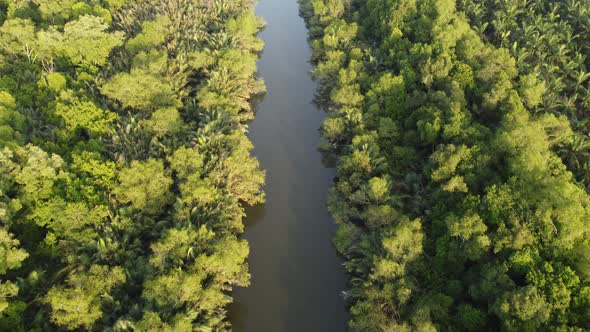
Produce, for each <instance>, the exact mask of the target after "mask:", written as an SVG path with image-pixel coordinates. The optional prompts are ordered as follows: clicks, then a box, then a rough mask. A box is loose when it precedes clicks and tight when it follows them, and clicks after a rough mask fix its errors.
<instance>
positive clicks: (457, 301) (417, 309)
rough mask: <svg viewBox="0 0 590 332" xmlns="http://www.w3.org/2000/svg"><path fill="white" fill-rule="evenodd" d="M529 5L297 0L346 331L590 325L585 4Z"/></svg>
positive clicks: (531, 328)
mask: <svg viewBox="0 0 590 332" xmlns="http://www.w3.org/2000/svg"><path fill="white" fill-rule="evenodd" d="M532 3H533V4H531V1H527V2H524V1H515V2H510V1H508V2H503V1H473V2H471V1H460V5H461V6H459V8H468V12H469V14H470V16H471V17H472V18H473V19H474V21H473V22H474V23H473V27H472V26H471V25H470V24H471V22H470V21H469V20H468V19H467V17H466V15H465V14H464V13H462V12H460V11H458V10H457V9H456V4H455V1H453V0H367V1H355V0H352V1H344V0H302V1H301V8H302V13H303V15H304V17H305V18H306V20H307V22H308V24H309V27H310V36H311V38H312V47H313V49H314V61H315V62H316V63H317V66H316V69H315V71H314V74H315V76H316V77H317V78H318V80H320V82H321V85H322V89H321V91H320V96H321V97H322V98H323V101H324V102H325V104H326V106H327V109H328V112H329V115H328V118H327V119H326V121H325V122H324V124H323V126H322V132H323V136H324V142H323V143H322V148H323V149H326V150H330V151H334V152H336V153H338V154H339V155H340V161H339V165H338V174H337V178H336V182H335V184H334V186H333V188H332V190H331V193H330V197H329V208H330V211H331V214H332V216H333V217H334V219H335V221H336V222H337V223H338V224H339V230H338V233H337V236H336V238H335V241H334V242H335V245H336V247H337V248H338V250H339V251H340V252H341V253H342V254H343V255H344V257H345V258H346V264H345V266H346V268H347V270H348V271H349V273H350V275H351V278H350V290H349V291H348V292H347V299H348V301H349V303H350V311H351V313H352V319H351V322H350V325H351V326H352V327H353V328H354V329H356V330H361V331H414V330H415V331H434V330H442V331H477V330H505V331H537V330H548V331H549V330H551V331H586V330H588V329H590V264H589V261H588V257H589V256H588V253H589V252H590V251H589V248H590V247H589V245H590V242H589V233H588V231H589V225H590V205H589V204H590V198H589V196H588V194H587V192H586V190H584V187H583V185H582V184H580V183H579V182H578V181H576V178H574V176H573V175H572V173H571V172H570V171H573V172H575V174H576V177H577V178H578V179H579V180H580V181H585V175H584V174H586V173H585V172H586V170H585V169H584V168H583V167H582V166H581V165H582V164H583V162H580V166H578V164H576V163H571V162H570V160H572V159H570V156H571V154H572V153H573V152H572V151H580V154H579V155H580V158H583V157H581V156H582V154H583V153H584V151H585V148H581V149H579V150H575V149H576V145H575V144H576V142H577V141H579V140H580V137H583V136H584V135H585V134H587V131H585V129H582V127H584V128H586V126H585V124H583V125H581V126H574V130H572V129H571V127H570V122H574V123H575V121H576V119H578V120H579V121H581V122H582V123H583V122H584V118H583V117H582V116H583V112H584V109H585V108H587V105H586V104H585V103H586V102H587V98H586V96H587V94H584V93H585V92H587V84H584V83H585V82H587V81H586V78H585V77H584V76H585V74H584V73H585V72H584V67H583V66H584V64H583V63H584V62H585V61H586V59H585V58H584V56H583V55H584V54H586V52H587V47H586V46H587V45H588V44H587V42H588V35H587V30H586V29H587V27H588V25H587V16H584V14H583V10H585V8H586V7H584V5H583V4H584V3H586V2H584V1H579V2H578V1H569V2H561V3H559V4H557V3H556V4H551V3H549V2H548V1H532ZM535 3H536V4H538V5H535ZM565 3H567V5H566V4H565ZM576 4H577V5H576ZM503 8H506V9H505V10H504V9H503ZM514 8H520V9H521V11H520V12H518V13H517V14H514V13H513V12H511V10H512V9H514ZM524 8H531V9H528V10H529V11H531V12H533V13H534V14H535V15H531V14H530V12H527V11H526V10H524ZM552 8H557V9H552ZM476 9H477V10H479V12H478V11H477V10H476ZM555 10H559V11H560V13H561V16H560V17H562V19H560V18H556V15H554V17H552V16H551V15H552V14H551V13H554V12H555ZM576 10H579V11H580V13H577V12H576ZM564 13H567V15H566V14H564ZM511 15H512V16H511ZM515 15H516V16H515ZM493 16H495V17H496V18H497V19H496V21H494V23H493V26H494V28H491V27H490V28H488V29H486V28H485V26H486V24H487V22H488V21H489V20H490V17H493ZM518 18H523V19H518ZM576 19H577V21H576ZM535 20H536V21H535ZM563 20H567V21H568V22H569V24H570V25H571V26H572V28H571V29H570V30H571V34H570V37H571V38H572V39H574V40H577V41H578V44H575V43H574V44H571V43H569V41H571V40H572V39H570V40H569V41H567V43H566V42H562V41H561V39H559V38H562V36H561V34H560V35H559V37H557V36H556V33H554V32H556V31H559V32H560V33H563V34H564V35H567V33H568V31H570V30H568V29H564V28H563V25H565V23H563V22H565V21H563ZM539 21H542V22H543V23H544V24H546V25H543V24H539V23H538V22H539ZM499 22H503V23H504V25H503V26H501V25H500V23H499ZM533 22H535V23H533ZM559 22H562V23H559ZM551 24H553V26H551V27H549V28H548V25H551ZM560 24H562V25H560ZM527 29H528V30H527ZM542 29H550V30H542ZM551 29H552V30H551ZM510 31H516V33H514V32H513V33H512V34H511V35H508V32H510ZM525 31H527V33H528V35H526V36H524V35H525ZM531 31H532V32H531ZM535 31H538V33H537V32H535ZM482 33H483V34H485V35H486V36H488V38H489V39H492V40H499V41H500V42H498V43H497V45H498V46H499V48H496V47H495V46H493V45H491V44H490V43H489V42H487V40H484V39H482V37H483V36H482ZM514 35H516V36H514ZM537 35H538V36H539V38H540V39H538V40H536V41H535V40H534V39H532V37H531V36H537ZM513 36H514V37H513ZM573 36H576V37H575V38H574V37H573ZM510 38H516V39H515V40H512V39H510ZM542 38H544V39H547V42H548V43H549V39H554V40H552V41H551V43H553V44H551V43H549V45H545V44H544V43H545V42H542V41H541V40H542ZM514 41H516V43H514ZM560 43H563V45H564V46H561V47H559V46H552V45H560ZM539 44H542V45H544V46H543V47H536V48H534V49H533V48H532V47H531V46H530V45H536V46H539ZM527 45H529V46H527ZM507 47H509V48H510V49H508V48H507ZM568 47H569V48H571V50H569V49H568ZM529 48H530V50H529ZM528 51H530V52H535V55H531V56H532V59H531V60H530V61H529V60H528V58H526V57H524V58H523V56H524V55H522V54H523V53H522V52H528ZM557 52H561V54H562V55H564V56H566V57H565V58H564V57H560V56H559V55H556V53H557ZM580 54H581V55H580ZM514 56H517V58H516V59H515V57H514ZM567 57H571V58H573V59H577V60H575V61H577V62H576V64H575V65H572V66H571V67H565V68H564V67H561V66H560V65H559V64H556V63H555V62H556V61H565V63H567V62H568V61H570V60H569V59H568V58H567ZM523 59H524V60H523ZM559 63H561V62H559ZM555 66H558V67H560V68H561V69H559V70H557V69H551V68H553V67H555ZM551 70H553V71H551ZM564 70H565V71H566V72H563V71H564ZM582 74H583V75H582ZM580 75H581V76H580ZM559 80H561V82H562V84H563V85H564V86H563V87H562V88H560V89H558V88H556V86H559ZM575 82H577V85H576V83H575ZM569 101H571V102H569ZM574 113H576V114H578V118H576V117H575V116H573V114H574ZM566 116H567V117H566ZM568 118H569V120H570V121H568ZM557 153H559V155H558V154H557ZM559 156H561V157H562V158H563V160H562V158H560V157H559ZM580 160H582V159H580ZM564 161H565V163H564ZM568 167H569V168H568Z"/></svg>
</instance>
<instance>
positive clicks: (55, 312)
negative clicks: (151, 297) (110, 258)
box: [46, 265, 125, 330]
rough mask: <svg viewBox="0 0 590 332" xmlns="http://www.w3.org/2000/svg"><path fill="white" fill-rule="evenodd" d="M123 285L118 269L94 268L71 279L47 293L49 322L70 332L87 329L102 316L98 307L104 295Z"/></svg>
mask: <svg viewBox="0 0 590 332" xmlns="http://www.w3.org/2000/svg"><path fill="white" fill-rule="evenodd" d="M124 281H125V274H124V272H123V269H122V268H120V267H115V268H109V267H106V266H99V265H93V266H92V268H90V270H89V271H87V272H80V273H77V274H72V275H70V276H69V277H68V279H67V281H66V283H65V285H62V286H54V287H52V288H51V289H50V290H49V292H48V293H47V296H46V300H47V303H48V304H49V305H50V306H51V309H52V314H51V320H52V321H53V322H54V323H56V324H57V325H59V326H62V327H65V328H67V329H70V330H73V329H77V328H86V329H88V328H90V327H91V326H92V325H93V323H94V322H95V321H96V320H98V319H99V318H100V317H101V316H102V315H103V313H102V311H101V303H102V302H103V301H104V297H105V295H108V293H109V292H110V290H111V289H112V288H113V287H115V286H117V285H119V284H121V283H122V282H124Z"/></svg>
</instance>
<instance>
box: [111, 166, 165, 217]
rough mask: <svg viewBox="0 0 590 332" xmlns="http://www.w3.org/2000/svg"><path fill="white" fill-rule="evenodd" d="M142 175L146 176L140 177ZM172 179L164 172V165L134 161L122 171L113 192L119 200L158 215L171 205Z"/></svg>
mask: <svg viewBox="0 0 590 332" xmlns="http://www.w3.org/2000/svg"><path fill="white" fill-rule="evenodd" d="M140 174H143V175H145V176H146V177H143V176H138V175H140ZM172 182H173V181H172V179H171V178H170V177H169V176H168V175H166V173H165V172H164V164H163V163H162V162H161V161H159V160H155V159H148V160H147V161H136V160H134V161H132V162H131V165H130V167H128V168H124V169H122V170H121V171H120V173H119V177H118V185H117V186H116V187H115V188H114V190H113V192H114V193H115V195H116V196H117V200H118V201H119V202H120V203H122V204H126V203H131V206H132V207H133V208H135V209H140V210H144V211H145V212H146V213H158V212H159V211H161V209H162V208H163V207H164V206H165V205H166V204H168V203H170V192H169V188H170V185H172Z"/></svg>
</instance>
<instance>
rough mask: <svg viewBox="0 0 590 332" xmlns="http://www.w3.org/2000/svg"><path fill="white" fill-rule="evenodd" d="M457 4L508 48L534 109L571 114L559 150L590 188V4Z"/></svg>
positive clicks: (495, 41) (488, 36) (483, 32)
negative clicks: (568, 133)
mask: <svg viewBox="0 0 590 332" xmlns="http://www.w3.org/2000/svg"><path fill="white" fill-rule="evenodd" d="M458 5H459V6H460V8H462V9H463V10H464V11H465V12H466V13H467V15H468V17H469V18H470V19H471V22H472V25H473V26H474V28H475V30H476V31H478V32H479V33H480V34H481V35H482V36H483V37H484V38H486V39H487V40H489V41H490V42H492V43H493V44H494V45H497V46H502V47H505V48H508V49H509V50H510V52H511V55H512V56H513V57H514V58H515V60H516V65H517V67H518V70H519V72H520V73H521V75H522V77H521V78H520V80H519V85H521V86H523V87H525V86H526V89H527V93H526V94H523V99H524V101H525V102H526V103H527V105H528V106H529V107H530V110H531V111H532V112H533V113H555V114H563V115H565V116H567V117H568V118H569V120H570V123H571V126H572V129H573V130H574V131H575V136H574V137H573V139H572V143H571V144H568V145H567V146H564V147H562V148H561V149H558V150H557V152H558V153H559V155H560V156H561V157H562V159H563V160H564V163H565V164H566V166H568V169H570V170H571V171H572V172H573V173H574V175H575V176H576V178H577V179H578V180H579V181H581V182H582V183H583V184H584V186H585V187H586V188H587V190H588V189H590V138H589V136H588V135H589V134H590V127H589V124H588V121H587V118H588V111H587V110H588V109H589V108H590V89H588V83H589V82H590V73H589V72H588V67H589V66H590V48H589V46H588V41H589V40H590V24H588V15H590V3H589V2H588V1H563V2H561V1H558V2H552V1H542V0H538V1H532V2H523V1H513V2H503V1H502V2H501V1H459V2H458Z"/></svg>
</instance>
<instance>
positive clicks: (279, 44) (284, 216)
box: [230, 0, 348, 332]
mask: <svg viewBox="0 0 590 332" xmlns="http://www.w3.org/2000/svg"><path fill="white" fill-rule="evenodd" d="M256 12H257V15H258V16H261V17H263V18H264V20H265V21H266V23H267V25H266V28H265V30H264V31H263V32H262V33H261V35H260V37H261V38H262V39H263V40H264V42H265V45H266V46H265V49H264V53H263V54H262V57H261V59H260V61H259V62H258V69H259V74H260V76H261V77H262V78H263V79H264V81H265V83H266V87H267V93H266V95H265V96H264V98H263V99H262V100H261V101H260V103H259V104H258V105H257V113H256V119H255V120H254V121H253V122H252V123H251V125H250V127H249V132H250V133H249V136H250V138H251V140H252V142H253V143H254V146H255V150H254V154H255V156H256V157H257V158H258V160H260V163H261V166H262V168H264V169H265V170H266V172H267V173H266V174H267V179H266V187H265V191H266V198H267V199H266V204H264V205H263V206H260V207H256V208H253V209H250V210H249V211H247V212H248V217H247V219H246V232H245V234H244V238H245V239H247V240H248V242H249V243H250V258H249V264H250V273H251V274H252V279H251V286H250V287H249V288H244V289H236V290H235V292H234V297H235V303H234V304H233V305H232V307H231V308H230V310H231V315H230V316H231V320H232V324H233V330H234V331H235V332H284V331H286V332H291V331H292V332H315V331H317V332H344V331H347V327H346V326H347V320H348V316H347V314H346V310H345V307H344V301H343V299H342V297H341V292H342V290H344V289H345V281H346V277H345V271H344V268H343V267H342V266H341V263H342V261H341V259H340V258H339V257H338V256H337V254H336V251H335V249H334V248H333V247H332V245H331V240H332V238H333V236H334V232H335V229H336V227H335V225H334V224H333V222H332V220H331V219H330V217H329V215H328V212H327V209H326V198H327V193H328V188H329V186H330V184H331V183H332V179H333V177H334V174H335V170H334V169H333V168H330V167H328V166H326V165H325V163H323V160H322V155H321V154H320V152H318V150H317V147H318V143H319V132H318V128H319V127H320V124H321V122H322V119H323V118H324V117H325V114H324V113H323V112H322V111H321V110H320V109H318V107H317V106H316V105H314V104H313V99H314V94H315V92H316V89H317V85H316V83H315V82H314V81H313V80H312V78H311V75H310V74H309V71H310V70H311V69H312V66H311V65H310V63H309V59H310V57H311V49H310V47H309V45H308V42H307V30H306V28H305V24H304V22H303V19H302V18H301V17H299V10H298V3H297V0H260V1H259V4H258V7H257V9H256Z"/></svg>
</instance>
